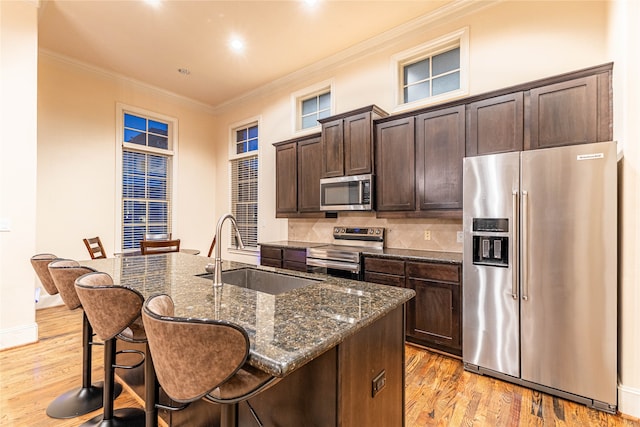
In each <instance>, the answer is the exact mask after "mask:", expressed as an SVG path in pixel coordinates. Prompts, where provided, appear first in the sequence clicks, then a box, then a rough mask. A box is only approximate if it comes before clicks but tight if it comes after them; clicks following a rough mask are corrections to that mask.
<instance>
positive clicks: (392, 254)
mask: <svg viewBox="0 0 640 427" xmlns="http://www.w3.org/2000/svg"><path fill="white" fill-rule="evenodd" d="M328 244H329V243H318V242H299V241H295V240H281V241H277V242H265V243H261V245H265V246H276V247H279V248H291V249H306V248H313V247H318V246H326V245H328ZM362 254H363V255H366V256H371V257H376V258H402V259H405V260H408V261H433V262H442V263H449V264H462V253H460V252H440V251H425V250H418V249H397V248H384V249H383V250H382V251H380V250H377V249H373V250H372V249H368V248H363V249H362Z"/></svg>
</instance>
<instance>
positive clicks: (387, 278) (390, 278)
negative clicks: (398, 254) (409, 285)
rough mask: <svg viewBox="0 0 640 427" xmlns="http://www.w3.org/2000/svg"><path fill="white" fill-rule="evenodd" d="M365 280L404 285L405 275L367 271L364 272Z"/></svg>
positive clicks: (382, 283) (401, 286) (390, 284)
mask: <svg viewBox="0 0 640 427" xmlns="http://www.w3.org/2000/svg"><path fill="white" fill-rule="evenodd" d="M364 281H365V282H371V283H380V284H381V285H389V286H398V287H400V288H403V287H404V276H396V275H393V274H384V273H373V272H370V271H366V272H365V273H364Z"/></svg>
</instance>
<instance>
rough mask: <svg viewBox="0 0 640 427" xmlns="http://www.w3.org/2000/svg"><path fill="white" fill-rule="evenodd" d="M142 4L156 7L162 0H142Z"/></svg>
mask: <svg viewBox="0 0 640 427" xmlns="http://www.w3.org/2000/svg"><path fill="white" fill-rule="evenodd" d="M144 2H145V3H146V4H148V5H149V6H153V7H158V6H160V3H162V0H144Z"/></svg>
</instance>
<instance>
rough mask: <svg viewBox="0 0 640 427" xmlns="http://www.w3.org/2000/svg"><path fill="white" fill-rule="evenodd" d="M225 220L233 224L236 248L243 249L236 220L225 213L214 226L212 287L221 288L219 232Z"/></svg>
mask: <svg viewBox="0 0 640 427" xmlns="http://www.w3.org/2000/svg"><path fill="white" fill-rule="evenodd" d="M226 219H230V220H231V224H233V227H234V228H235V229H236V247H240V249H244V242H243V241H242V236H241V235H240V230H238V223H237V222H236V218H235V217H234V216H233V215H231V214H230V213H226V214H224V215H222V216H221V217H220V219H219V220H218V225H217V226H216V236H217V237H216V248H215V250H216V252H215V258H214V262H215V267H214V268H215V270H214V274H213V286H222V255H221V252H222V249H221V245H220V242H221V240H222V239H221V237H222V234H220V232H221V231H222V225H223V224H224V221H225V220H226Z"/></svg>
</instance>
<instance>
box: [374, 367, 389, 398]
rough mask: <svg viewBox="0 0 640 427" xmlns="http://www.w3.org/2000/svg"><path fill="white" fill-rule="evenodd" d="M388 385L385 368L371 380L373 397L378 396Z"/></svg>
mask: <svg viewBox="0 0 640 427" xmlns="http://www.w3.org/2000/svg"><path fill="white" fill-rule="evenodd" d="M386 385H387V373H386V372H385V371H384V370H383V371H382V372H380V373H379V374H378V375H376V377H375V378H374V379H373V380H371V397H376V394H378V393H380V390H382V389H383V388H384V386H386Z"/></svg>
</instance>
